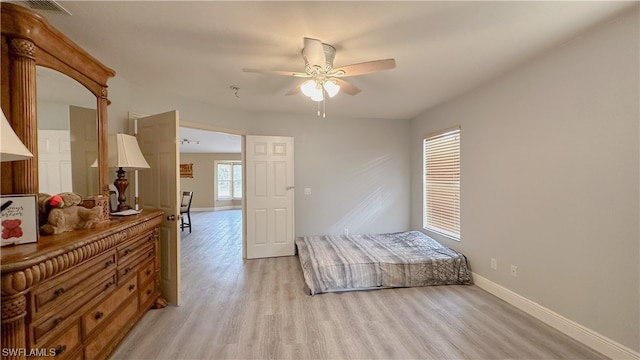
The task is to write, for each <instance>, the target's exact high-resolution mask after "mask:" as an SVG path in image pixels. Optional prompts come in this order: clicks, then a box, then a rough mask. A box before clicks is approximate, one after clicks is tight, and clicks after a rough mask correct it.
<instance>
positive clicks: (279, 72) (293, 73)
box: [242, 68, 309, 77]
mask: <svg viewBox="0 0 640 360" xmlns="http://www.w3.org/2000/svg"><path fill="white" fill-rule="evenodd" d="M242 71H244V72H252V73H258V74H268V75H284V76H295V77H309V74H307V73H302V72H297V71H284V70H260V69H249V68H242Z"/></svg>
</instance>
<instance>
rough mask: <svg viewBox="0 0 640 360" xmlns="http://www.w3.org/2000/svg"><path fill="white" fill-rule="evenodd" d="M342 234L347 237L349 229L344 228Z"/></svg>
mask: <svg viewBox="0 0 640 360" xmlns="http://www.w3.org/2000/svg"><path fill="white" fill-rule="evenodd" d="M342 233H343V234H344V236H349V229H347V228H344V230H343V231H342Z"/></svg>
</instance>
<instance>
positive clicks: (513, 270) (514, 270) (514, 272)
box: [511, 265, 518, 277]
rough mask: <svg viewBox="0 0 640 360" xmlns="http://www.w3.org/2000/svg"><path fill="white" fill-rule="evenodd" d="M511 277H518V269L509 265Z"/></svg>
mask: <svg viewBox="0 0 640 360" xmlns="http://www.w3.org/2000/svg"><path fill="white" fill-rule="evenodd" d="M511 276H513V277H516V276H518V267H517V266H515V265H511Z"/></svg>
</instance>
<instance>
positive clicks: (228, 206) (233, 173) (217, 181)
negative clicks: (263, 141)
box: [178, 125, 244, 247]
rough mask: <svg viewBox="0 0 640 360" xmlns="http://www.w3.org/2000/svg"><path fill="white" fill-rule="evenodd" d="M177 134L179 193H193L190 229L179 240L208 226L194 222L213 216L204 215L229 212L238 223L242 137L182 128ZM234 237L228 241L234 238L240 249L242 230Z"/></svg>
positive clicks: (239, 213) (241, 175) (240, 199)
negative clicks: (179, 172) (236, 218)
mask: <svg viewBox="0 0 640 360" xmlns="http://www.w3.org/2000/svg"><path fill="white" fill-rule="evenodd" d="M179 134H180V135H179V139H178V140H179V143H180V144H179V148H180V165H181V169H182V170H183V171H181V175H180V192H193V198H192V201H191V206H190V217H191V220H192V223H193V224H192V227H191V229H188V228H185V229H183V230H182V231H181V235H182V237H183V239H185V240H186V236H188V235H189V234H191V233H192V232H194V231H196V229H198V228H199V227H203V226H204V227H207V226H208V225H205V224H203V223H198V220H199V219H201V220H205V221H206V219H209V218H211V216H209V215H213V214H207V213H213V212H224V211H231V212H233V214H234V217H237V216H238V215H239V220H240V221H241V220H242V208H243V201H244V194H243V181H242V179H243V178H242V177H243V173H244V171H243V170H244V169H243V163H242V161H243V160H242V158H243V157H242V136H241V135H237V134H230V133H225V132H220V131H212V130H204V129H198V128H192V127H186V126H182V125H181V126H180V129H179ZM185 217H186V215H185ZM183 220H184V219H183ZM185 221H186V220H185ZM240 226H241V222H240ZM189 230H191V232H190V231H189ZM209 234H211V236H213V235H215V234H214V233H209ZM238 234H239V236H237V237H233V238H232V239H236V240H237V242H238V246H240V247H241V245H242V231H240V232H239V233H238Z"/></svg>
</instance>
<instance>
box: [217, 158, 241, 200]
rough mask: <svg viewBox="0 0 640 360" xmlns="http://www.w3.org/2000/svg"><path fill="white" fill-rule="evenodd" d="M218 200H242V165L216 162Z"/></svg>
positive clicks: (235, 162)
mask: <svg viewBox="0 0 640 360" xmlns="http://www.w3.org/2000/svg"><path fill="white" fill-rule="evenodd" d="M216 199H217V200H239V199H242V163H241V162H239V161H216Z"/></svg>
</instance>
